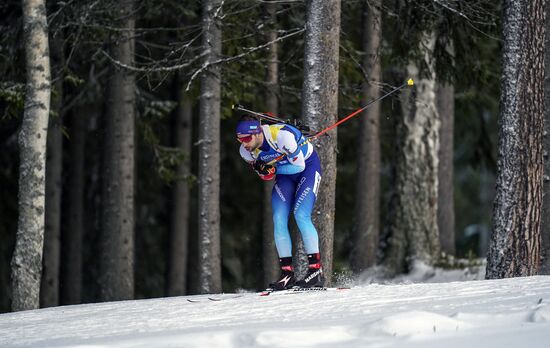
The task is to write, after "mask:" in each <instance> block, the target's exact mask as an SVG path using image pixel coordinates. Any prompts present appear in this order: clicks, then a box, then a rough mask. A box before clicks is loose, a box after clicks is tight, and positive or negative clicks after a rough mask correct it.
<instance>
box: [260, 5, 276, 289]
mask: <svg viewBox="0 0 550 348" xmlns="http://www.w3.org/2000/svg"><path fill="white" fill-rule="evenodd" d="M265 6H266V12H267V15H268V18H269V25H270V30H269V31H268V32H267V41H268V42H272V41H275V40H276V39H277V28H276V27H277V16H276V11H277V4H276V3H274V2H269V3H266V4H265ZM278 48H279V45H278V44H277V43H276V42H273V43H271V44H270V45H269V47H268V56H267V74H266V82H267V86H266V106H267V111H269V112H272V113H273V114H274V115H278V114H279V100H278V96H279V58H278ZM273 184H274V180H270V181H265V182H264V183H263V194H262V197H263V198H262V239H263V241H262V264H263V284H262V286H265V285H267V284H269V283H271V282H273V281H274V280H275V279H277V277H278V276H279V256H278V255H277V250H276V248H275V240H274V238H273V212H272V210H271V191H272V190H273Z"/></svg>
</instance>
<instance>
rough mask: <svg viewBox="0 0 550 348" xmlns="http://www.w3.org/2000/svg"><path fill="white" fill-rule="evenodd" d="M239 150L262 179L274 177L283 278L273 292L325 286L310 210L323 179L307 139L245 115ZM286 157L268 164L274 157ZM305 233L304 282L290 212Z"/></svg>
mask: <svg viewBox="0 0 550 348" xmlns="http://www.w3.org/2000/svg"><path fill="white" fill-rule="evenodd" d="M236 132H237V140H238V141H239V142H240V143H241V146H240V149H239V152H240V155H241V157H242V158H243V159H244V160H245V161H246V162H247V163H249V164H251V165H252V168H253V169H254V170H255V171H256V173H257V174H258V175H259V176H260V178H262V179H263V180H272V179H273V178H275V185H274V186H273V191H272V194H271V205H272V209H273V223H274V236H275V245H276V247H277V253H278V254H279V264H280V268H281V276H280V278H279V279H278V280H277V281H275V282H273V283H271V284H269V288H268V289H269V290H284V289H288V288H291V287H293V286H299V287H306V288H309V287H322V286H323V283H324V277H323V270H322V267H321V255H320V253H319V237H318V235H317V230H316V229H315V226H313V223H312V221H311V212H312V210H313V205H314V204H315V199H316V196H317V191H318V189H319V184H320V181H321V165H320V162H319V157H318V156H317V153H316V152H315V150H314V148H313V146H312V145H311V144H310V143H306V142H307V139H306V137H305V136H304V135H302V133H301V132H300V131H299V130H298V129H297V128H296V127H293V126H291V125H288V124H286V123H276V124H270V125H262V124H261V123H260V121H258V120H257V119H255V118H253V117H251V116H242V117H241V119H240V121H239V123H238V124H237V129H236ZM281 155H284V157H283V158H282V159H281V160H279V161H277V162H275V163H274V164H272V165H270V164H268V163H269V162H270V161H272V160H274V159H275V158H277V157H279V156H281ZM291 210H292V212H293V214H294V219H295V220H296V223H297V225H298V228H299V229H300V233H301V235H302V239H303V241H304V246H305V250H306V253H307V257H308V271H307V274H306V276H305V278H304V279H302V280H299V281H296V279H295V277H294V269H293V266H292V240H291V238H290V232H289V230H288V218H289V215H290V211H291Z"/></svg>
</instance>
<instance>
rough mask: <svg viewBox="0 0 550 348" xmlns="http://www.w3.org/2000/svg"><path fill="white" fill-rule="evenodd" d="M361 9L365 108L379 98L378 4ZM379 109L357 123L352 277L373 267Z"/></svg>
mask: <svg viewBox="0 0 550 348" xmlns="http://www.w3.org/2000/svg"><path fill="white" fill-rule="evenodd" d="M363 6H364V8H363V51H364V55H365V56H364V58H363V68H364V70H365V72H366V74H367V78H368V80H365V81H364V82H363V86H362V89H363V100H362V105H365V104H367V103H368V102H369V101H371V100H374V99H376V98H378V97H379V96H380V86H379V83H380V77H381V76H380V75H381V62H380V60H381V56H380V40H381V37H382V16H381V12H380V11H381V7H382V2H381V0H375V1H370V2H368V3H367V2H365V4H364V5H363ZM380 106H381V104H380V103H374V104H372V106H370V107H369V108H368V109H366V110H365V112H364V113H363V115H361V116H360V119H359V122H360V123H359V136H358V139H359V142H358V143H359V144H358V149H359V150H358V152H359V155H358V161H357V190H356V192H357V198H356V206H355V221H356V226H355V230H354V231H353V233H354V234H353V249H352V253H351V268H352V270H353V272H354V273H356V274H358V273H360V272H361V271H363V270H365V269H367V268H369V267H371V266H373V265H374V264H376V252H377V250H378V236H379V231H380V161H381V160H380V133H379V125H380Z"/></svg>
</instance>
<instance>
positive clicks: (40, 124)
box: [11, 0, 51, 311]
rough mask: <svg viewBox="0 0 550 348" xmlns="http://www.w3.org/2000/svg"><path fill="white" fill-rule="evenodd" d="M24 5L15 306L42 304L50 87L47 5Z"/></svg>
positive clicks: (37, 0)
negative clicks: (23, 80) (25, 79)
mask: <svg viewBox="0 0 550 348" xmlns="http://www.w3.org/2000/svg"><path fill="white" fill-rule="evenodd" d="M22 5H23V25H24V41H25V65H26V71H27V82H26V91H25V111H24V114H23V122H22V124H21V130H20V132H19V151H20V152H19V153H20V170H19V219H18V225H17V235H16V242H15V249H14V252H13V258H12V262H11V267H12V310H13V311H20V310H27V309H37V308H38V307H39V305H40V294H39V293H40V279H41V273H42V248H43V244H44V220H45V218H44V212H45V194H46V192H45V191H46V179H45V176H46V139H47V129H48V116H49V112H50V91H51V87H50V58H49V53H48V24H47V16H46V6H45V4H44V1H42V0H23V1H22Z"/></svg>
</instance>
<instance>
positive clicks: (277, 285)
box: [266, 257, 296, 291]
mask: <svg viewBox="0 0 550 348" xmlns="http://www.w3.org/2000/svg"><path fill="white" fill-rule="evenodd" d="M279 264H280V265H281V276H280V277H279V280H277V281H276V282H274V283H271V284H269V287H268V288H267V289H266V290H267V291H280V290H286V289H290V288H292V287H293V286H294V282H295V281H296V279H294V268H293V267H292V257H282V258H280V259H279Z"/></svg>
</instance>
